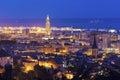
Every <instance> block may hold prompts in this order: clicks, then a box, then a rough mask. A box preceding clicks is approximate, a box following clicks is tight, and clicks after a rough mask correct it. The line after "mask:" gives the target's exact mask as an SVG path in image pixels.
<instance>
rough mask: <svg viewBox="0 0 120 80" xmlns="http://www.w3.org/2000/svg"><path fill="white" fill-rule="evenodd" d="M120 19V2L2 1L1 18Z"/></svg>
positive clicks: (79, 0)
mask: <svg viewBox="0 0 120 80" xmlns="http://www.w3.org/2000/svg"><path fill="white" fill-rule="evenodd" d="M47 14H49V15H50V16H51V17H52V18H120V0H0V18H44V17H46V15H47Z"/></svg>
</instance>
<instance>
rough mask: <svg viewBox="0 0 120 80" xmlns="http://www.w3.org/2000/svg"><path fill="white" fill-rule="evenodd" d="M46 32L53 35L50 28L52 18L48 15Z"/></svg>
mask: <svg viewBox="0 0 120 80" xmlns="http://www.w3.org/2000/svg"><path fill="white" fill-rule="evenodd" d="M46 34H47V35H51V28H50V18H49V16H47V18H46Z"/></svg>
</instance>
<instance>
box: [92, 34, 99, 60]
mask: <svg viewBox="0 0 120 80" xmlns="http://www.w3.org/2000/svg"><path fill="white" fill-rule="evenodd" d="M92 55H93V56H94V57H95V58H97V55H98V46H97V41H96V36H95V34H94V41H93V45H92Z"/></svg>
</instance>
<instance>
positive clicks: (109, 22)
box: [0, 18, 120, 30]
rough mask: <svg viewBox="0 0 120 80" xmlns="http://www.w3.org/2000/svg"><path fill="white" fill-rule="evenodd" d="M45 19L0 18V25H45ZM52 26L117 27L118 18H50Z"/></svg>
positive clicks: (118, 26)
mask: <svg viewBox="0 0 120 80" xmlns="http://www.w3.org/2000/svg"><path fill="white" fill-rule="evenodd" d="M45 21H46V20H45V19H0V26H17V27H19V26H25V27H31V26H42V27H44V26H45ZM51 26H52V27H73V28H82V29H117V30H118V29H119V30H120V19H119V18H118V19H112V18H110V19H51Z"/></svg>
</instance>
